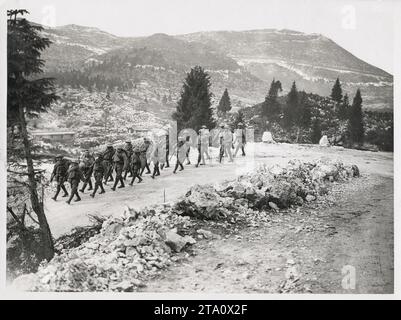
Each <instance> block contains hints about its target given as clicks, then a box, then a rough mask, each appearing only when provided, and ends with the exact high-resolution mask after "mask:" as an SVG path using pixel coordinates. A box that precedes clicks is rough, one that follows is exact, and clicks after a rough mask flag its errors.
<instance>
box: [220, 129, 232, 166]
mask: <svg viewBox="0 0 401 320" xmlns="http://www.w3.org/2000/svg"><path fill="white" fill-rule="evenodd" d="M220 127H221V131H220V134H219V138H220V156H219V162H220V163H221V160H222V159H223V155H224V154H227V155H228V156H229V158H230V160H229V161H230V162H232V161H233V156H232V154H231V148H232V146H233V135H232V133H231V131H230V129H229V128H226V127H225V125H224V124H222V125H221V126H220Z"/></svg>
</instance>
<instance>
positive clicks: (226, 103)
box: [217, 88, 231, 114]
mask: <svg viewBox="0 0 401 320" xmlns="http://www.w3.org/2000/svg"><path fill="white" fill-rule="evenodd" d="M217 110H218V111H220V112H221V113H223V114H225V113H226V112H228V111H230V110H231V100H230V96H229V95H228V90H227V88H226V89H225V90H224V92H223V95H222V96H221V99H220V102H219V105H218V106H217Z"/></svg>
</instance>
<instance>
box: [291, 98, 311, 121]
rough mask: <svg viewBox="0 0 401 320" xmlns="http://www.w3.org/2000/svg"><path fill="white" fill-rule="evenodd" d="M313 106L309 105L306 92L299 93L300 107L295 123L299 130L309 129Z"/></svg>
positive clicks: (296, 112)
mask: <svg viewBox="0 0 401 320" xmlns="http://www.w3.org/2000/svg"><path fill="white" fill-rule="evenodd" d="M311 117H312V106H311V105H310V104H309V101H308V96H307V94H306V92H304V91H302V92H299V93H298V107H297V110H296V111H295V119H294V123H295V125H296V126H297V127H299V128H308V127H309V126H310V123H311Z"/></svg>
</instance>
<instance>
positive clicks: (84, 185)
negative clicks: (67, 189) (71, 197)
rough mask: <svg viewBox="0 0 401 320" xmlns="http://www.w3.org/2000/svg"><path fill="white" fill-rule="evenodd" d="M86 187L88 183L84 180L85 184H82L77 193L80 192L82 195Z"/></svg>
mask: <svg viewBox="0 0 401 320" xmlns="http://www.w3.org/2000/svg"><path fill="white" fill-rule="evenodd" d="M87 185H88V182H87V180H86V179H85V182H84V184H83V185H82V188H81V189H80V190H79V191H81V192H82V193H83V192H84V191H85V188H86V186H87Z"/></svg>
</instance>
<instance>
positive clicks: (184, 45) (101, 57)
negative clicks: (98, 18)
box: [44, 25, 393, 110]
mask: <svg viewBox="0 0 401 320" xmlns="http://www.w3.org/2000/svg"><path fill="white" fill-rule="evenodd" d="M45 35H46V36H48V37H49V38H50V39H51V40H52V41H53V44H52V45H51V46H50V48H49V49H48V50H47V51H46V52H45V53H44V59H45V60H46V69H47V71H49V72H54V71H60V70H64V71H65V70H71V69H78V70H84V71H85V72H86V73H88V74H89V75H90V76H95V75H99V74H102V75H106V76H109V77H110V76H114V77H121V78H125V79H126V80H127V81H131V82H141V81H142V82H146V83H149V85H151V86H152V87H153V88H155V89H156V90H161V91H164V90H167V91H169V92H170V93H171V95H173V96H177V95H178V94H179V90H180V88H181V84H182V80H183V78H184V75H185V72H186V71H188V70H189V68H190V67H191V66H194V65H201V66H203V67H204V68H205V69H207V70H208V71H209V73H210V75H211V79H212V83H213V87H212V89H213V92H214V94H215V99H216V100H217V99H219V98H220V96H221V94H222V92H223V90H224V89H225V88H228V90H229V92H230V96H231V97H232V100H233V102H234V106H238V107H243V106H251V105H253V104H255V103H258V102H260V101H262V100H263V98H264V96H265V95H266V92H267V89H268V87H269V84H270V82H271V80H272V79H273V78H276V79H279V80H280V81H281V82H282V83H283V87H284V88H283V89H284V91H287V90H288V88H289V87H290V84H291V82H292V81H294V80H295V81H296V82H297V85H298V87H299V88H301V89H303V90H305V91H307V92H313V93H317V94H320V95H328V94H329V93H330V90H331V87H332V84H333V82H334V80H335V79H336V78H337V77H340V79H341V81H342V83H343V88H344V90H345V91H346V92H348V93H349V94H350V96H353V94H354V92H355V90H356V88H358V87H360V88H361V90H362V94H363V97H364V102H365V103H364V107H365V108H367V109H386V110H392V108H393V77H392V75H390V74H388V73H387V72H385V71H383V70H381V69H379V68H376V67H374V66H372V65H370V64H368V63H366V62H364V61H362V60H360V59H358V58H357V57H355V56H353V55H352V54H351V53H349V52H348V51H346V50H345V49H343V48H341V47H340V46H338V45H337V44H336V43H335V42H333V41H332V40H330V39H328V38H326V37H324V36H322V35H317V34H304V33H301V32H296V31H289V30H273V29H266V30H251V31H242V32H230V31H216V32H199V33H192V34H186V35H177V36H169V35H166V34H155V35H152V36H149V37H139V38H124V37H117V36H114V35H111V34H109V33H106V32H103V31H101V30H99V29H96V28H90V27H81V26H77V25H67V26H63V27H57V28H46V29H45ZM111 62H116V63H115V64H113V63H111ZM102 64H104V65H103V67H101V65H102Z"/></svg>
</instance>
